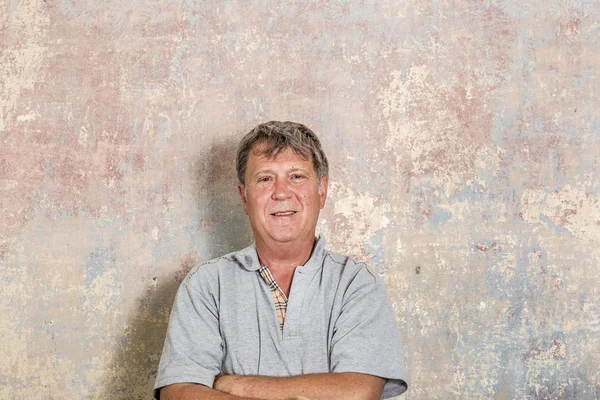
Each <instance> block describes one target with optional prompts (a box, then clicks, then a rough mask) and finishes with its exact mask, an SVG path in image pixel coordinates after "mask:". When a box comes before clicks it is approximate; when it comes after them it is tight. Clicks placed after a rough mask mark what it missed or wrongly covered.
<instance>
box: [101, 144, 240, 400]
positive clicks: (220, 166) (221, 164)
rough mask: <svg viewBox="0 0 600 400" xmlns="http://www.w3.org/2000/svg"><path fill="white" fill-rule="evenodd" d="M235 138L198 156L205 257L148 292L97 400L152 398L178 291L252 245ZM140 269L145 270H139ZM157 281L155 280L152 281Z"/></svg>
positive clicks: (184, 260)
mask: <svg viewBox="0 0 600 400" xmlns="http://www.w3.org/2000/svg"><path fill="white" fill-rule="evenodd" d="M238 140H239V139H238V138H231V139H228V140H226V141H224V142H219V143H214V144H213V145H212V146H210V147H208V148H207V150H206V152H205V153H204V154H201V155H200V157H199V160H198V161H199V162H198V167H197V168H196V170H195V171H194V175H195V178H196V179H195V182H196V187H195V191H196V196H195V197H196V200H197V207H198V210H201V211H200V212H199V213H198V215H199V218H201V220H200V221H199V224H198V226H199V228H200V230H202V231H203V232H204V235H203V237H206V238H208V239H207V240H208V241H209V242H208V243H206V245H205V246H202V247H203V248H206V249H208V250H207V253H206V254H201V255H200V254H199V253H198V252H192V253H190V254H185V255H179V256H176V257H179V264H180V266H179V270H178V271H177V272H176V273H175V274H174V275H172V276H171V277H169V278H168V279H166V280H164V281H163V282H158V283H157V284H156V286H153V285H151V286H149V287H147V288H146V293H145V295H144V296H143V298H142V299H140V300H139V302H138V307H137V310H136V312H135V315H134V317H132V318H131V319H130V320H129V321H127V323H126V324H125V326H124V327H123V329H122V330H121V332H120V333H119V335H118V336H117V337H116V338H114V339H113V340H110V342H113V343H116V344H115V348H114V350H113V353H114V356H113V359H112V361H111V363H110V364H109V366H108V368H107V370H106V371H105V375H104V379H103V382H102V388H101V393H100V394H99V396H98V397H97V398H100V399H151V398H152V387H153V385H154V380H155V378H156V371H157V369H158V363H159V360H160V355H161V352H162V347H163V342H164V339H165V334H166V330H167V324H168V318H169V314H170V312H171V307H172V304H173V300H174V298H175V294H176V292H177V288H178V287H179V284H180V283H181V281H182V280H183V278H184V277H185V276H186V274H187V272H188V271H189V270H190V269H191V268H192V267H193V266H194V265H196V264H197V263H198V262H203V261H206V260H209V259H211V258H215V257H218V256H219V255H222V254H225V253H228V252H231V251H234V250H238V249H240V248H243V247H245V246H247V245H248V244H249V243H250V241H251V240H252V233H251V229H250V225H249V223H248V219H247V217H246V215H245V213H244V210H243V207H242V205H241V203H240V199H239V197H238V195H237V186H236V185H237V178H236V174H235V152H236V149H237V144H238ZM140 270H143V268H142V267H141V266H140ZM153 279H154V280H155V281H156V279H157V278H153Z"/></svg>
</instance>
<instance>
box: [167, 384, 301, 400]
mask: <svg viewBox="0 0 600 400" xmlns="http://www.w3.org/2000/svg"><path fill="white" fill-rule="evenodd" d="M160 398H161V399H162V400H261V399H258V398H255V397H254V398H253V397H241V396H235V395H232V394H229V393H225V392H221V391H219V390H216V389H211V388H209V387H207V386H204V385H200V384H197V383H176V384H173V385H169V386H165V387H164V388H162V389H161V390H160ZM279 400H281V399H279ZM284 400H310V399H307V398H306V397H302V396H293V397H288V398H286V399H284Z"/></svg>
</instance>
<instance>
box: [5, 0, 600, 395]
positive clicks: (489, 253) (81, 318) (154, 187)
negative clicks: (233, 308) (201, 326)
mask: <svg viewBox="0 0 600 400" xmlns="http://www.w3.org/2000/svg"><path fill="white" fill-rule="evenodd" d="M599 38H600V5H599V3H598V1H593V0H570V1H563V0H548V1H544V2H522V1H516V0H506V1H502V0H497V1H495V0H489V1H482V0H464V1H423V0H403V1H350V0H338V1H332V2H324V1H318V0H307V1H292V0H282V1H241V0H240V1H232V0H223V1H214V2H200V1H189V0H181V1H174V0H144V1H130V2H125V1H115V0H108V1H92V0H79V1H72V0H61V1H55V0H36V1H33V0H0V286H1V288H2V289H1V290H0V315H1V321H2V323H1V324H0V354H1V355H2V356H1V361H0V398H2V399H16V398H19V399H85V398H94V399H95V398H106V399H109V398H110V399H144V398H149V397H150V391H151V386H152V384H153V381H154V376H155V372H156V368H157V364H158V359H159V357H160V352H161V347H162V341H163V338H164V333H165V329H166V321H167V318H168V314H169V311H170V308H171V302H172V299H173V296H174V293H175V290H176V287H177V284H178V282H179V281H180V280H181V279H182V277H183V275H184V274H185V273H186V271H187V270H188V269H189V268H190V267H191V266H192V265H193V264H194V263H195V262H197V261H202V260H206V259H210V258H212V257H215V256H217V255H219V254H221V253H224V252H228V251H231V250H233V249H237V248H240V247H241V246H244V245H245V244H247V243H248V242H249V241H250V240H251V236H250V233H249V228H248V225H247V223H246V220H245V215H244V213H243V211H242V208H241V206H240V204H239V201H238V199H237V194H236V188H235V183H236V182H235V173H234V170H233V153H234V151H235V146H236V144H237V141H238V140H239V138H240V136H241V135H242V134H243V133H245V132H246V131H248V130H249V129H250V128H252V127H253V126H254V125H255V124H256V123H258V122H261V121H266V120H271V119H279V120H288V119H289V120H295V121H299V122H303V123H305V124H307V125H308V126H310V127H311V128H313V129H314V130H315V131H316V132H317V133H318V134H319V135H320V136H321V137H322V139H323V143H324V147H325V149H326V151H327V152H328V154H329V157H330V161H331V165H332V168H331V181H332V187H331V196H330V198H329V201H328V205H327V206H326V209H325V210H324V212H323V215H322V221H321V223H320V226H319V230H320V231H321V232H323V233H324V234H325V236H326V237H327V238H328V240H329V243H330V246H331V247H332V248H333V249H335V250H337V251H340V252H345V253H349V254H351V255H353V256H355V257H357V258H359V259H361V260H365V261H369V262H370V263H371V265H373V267H374V268H377V269H378V270H379V272H380V273H381V274H382V276H383V277H384V279H385V280H386V282H387V284H388V287H389V290H390V295H391V297H392V300H393V302H394V306H395V309H396V312H397V317H398V321H399V323H400V326H401V330H402V333H403V337H404V340H405V342H406V348H405V354H406V358H407V363H408V365H409V369H410V377H411V382H410V385H411V386H410V389H409V391H408V393H407V394H406V395H405V396H404V397H403V398H405V399H411V400H412V399H578V400H579V399H583V400H585V399H598V398H600V369H599V367H598V365H599V361H598V360H600V289H599V287H598V279H599V275H600V267H599V265H600V249H599V245H600V179H599V178H600V177H599V174H598V170H599V169H600V134H599V131H600V96H599V94H600V93H599V90H598V89H599V87H600V84H599V73H600V39H599Z"/></svg>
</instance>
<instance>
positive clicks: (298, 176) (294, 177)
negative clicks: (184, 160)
mask: <svg viewBox="0 0 600 400" xmlns="http://www.w3.org/2000/svg"><path fill="white" fill-rule="evenodd" d="M303 178H304V175H300V174H293V175H292V179H294V180H298V179H303Z"/></svg>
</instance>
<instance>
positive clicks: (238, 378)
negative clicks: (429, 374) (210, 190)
mask: <svg viewBox="0 0 600 400" xmlns="http://www.w3.org/2000/svg"><path fill="white" fill-rule="evenodd" d="M237 173H238V179H239V184H238V190H239V194H240V198H241V200H242V203H243V205H244V209H245V211H246V214H247V215H248V217H249V219H250V224H251V226H252V231H253V233H254V239H255V243H254V244H252V245H251V246H250V247H248V248H246V249H244V250H241V251H237V252H234V253H231V254H228V255H225V256H223V257H220V258H218V259H215V260H212V261H208V262H206V263H203V264H201V265H198V266H196V267H194V268H192V270H191V271H190V272H189V274H188V275H187V277H186V278H185V280H184V281H183V282H182V284H181V286H180V288H179V291H178V293H177V296H176V299H175V304H174V306H173V310H172V312H171V318H170V321H169V328H168V331H167V337H166V339H165V346H164V349H163V354H162V357H161V361H160V365H159V369H158V376H157V379H156V383H155V389H156V390H155V395H156V396H158V393H159V391H160V396H161V398H162V399H163V400H173V399H180V400H183V399H206V400H210V399H215V400H220V399H222V400H228V399H230V400H235V399H238V400H239V399H275V400H282V399H292V398H294V399H301V398H307V399H310V400H320V399H360V400H376V399H380V398H387V397H392V396H396V395H399V394H401V393H403V392H404V391H405V390H406V387H407V385H406V383H405V381H406V377H405V375H404V364H403V361H402V348H401V343H400V339H399V334H398V330H397V327H396V323H395V317H394V313H393V310H392V308H391V305H390V302H389V299H388V297H387V293H386V290H385V287H384V285H383V283H382V282H381V281H380V280H379V278H378V277H376V276H375V275H373V274H372V273H371V272H370V271H369V270H368V269H367V267H366V266H365V265H364V264H358V263H356V262H354V261H352V260H351V259H349V258H348V257H344V256H341V255H338V254H335V253H333V252H331V251H328V250H326V249H325V239H324V238H323V237H319V238H318V239H317V238H315V229H316V225H317V219H318V217H319V212H320V210H321V209H322V208H323V206H324V205H325V200H326V198H327V188H328V164H327V158H326V156H325V154H324V153H323V150H322V148H321V144H320V142H319V139H318V138H317V137H316V136H315V134H314V133H313V132H312V131H311V130H309V129H308V128H307V127H305V126H304V125H301V124H297V123H293V122H278V121H272V122H268V123H265V124H261V125H258V126H257V127H256V128H254V129H253V130H252V131H250V132H249V133H248V134H247V135H246V136H245V137H244V138H243V139H242V141H241V143H240V146H239V149H238V154H237Z"/></svg>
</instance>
